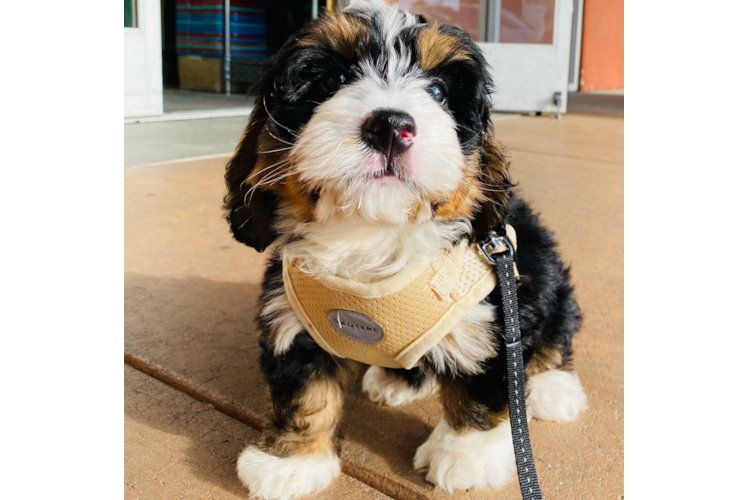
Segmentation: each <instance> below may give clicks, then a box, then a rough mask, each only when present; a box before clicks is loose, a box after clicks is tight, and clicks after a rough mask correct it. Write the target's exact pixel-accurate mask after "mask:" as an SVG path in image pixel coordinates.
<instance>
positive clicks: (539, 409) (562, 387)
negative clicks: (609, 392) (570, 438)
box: [527, 370, 587, 422]
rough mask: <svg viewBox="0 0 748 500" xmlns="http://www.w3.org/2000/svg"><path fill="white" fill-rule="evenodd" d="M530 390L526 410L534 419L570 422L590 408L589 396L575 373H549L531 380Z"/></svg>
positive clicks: (559, 371)
mask: <svg viewBox="0 0 748 500" xmlns="http://www.w3.org/2000/svg"><path fill="white" fill-rule="evenodd" d="M527 387H528V389H529V392H530V395H529V396H527V411H528V412H530V413H532V415H533V416H534V417H535V418H539V419H541V420H553V421H556V422H571V421H572V420H575V419H576V418H577V415H579V412H580V411H582V410H584V409H585V408H586V407H587V396H586V395H585V394H584V389H582V384H580V383H579V377H578V376H577V374H576V373H574V372H567V371H563V370H548V371H547V372H543V373H540V374H538V375H535V376H533V377H530V380H529V382H528V384H527Z"/></svg>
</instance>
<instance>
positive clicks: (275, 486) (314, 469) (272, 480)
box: [236, 445, 340, 500]
mask: <svg viewBox="0 0 748 500" xmlns="http://www.w3.org/2000/svg"><path fill="white" fill-rule="evenodd" d="M236 469H237V472H238V473H239V479H241V480H242V483H244V486H246V487H247V488H249V496H250V498H255V497H256V498H262V499H265V500H291V499H293V498H296V497H298V496H300V495H307V494H310V493H314V492H317V491H319V490H321V489H323V488H325V487H326V486H327V485H328V484H330V482H331V481H332V480H333V479H334V478H335V477H336V476H337V475H338V474H340V461H339V460H338V457H337V456H336V455H333V454H330V455H304V456H291V457H285V458H280V457H276V456H275V455H271V454H269V453H265V452H264V451H262V450H260V449H259V448H257V447H255V446H252V445H249V446H248V447H247V448H245V450H244V451H243V452H242V453H241V454H240V455H239V459H238V460H237V463H236Z"/></svg>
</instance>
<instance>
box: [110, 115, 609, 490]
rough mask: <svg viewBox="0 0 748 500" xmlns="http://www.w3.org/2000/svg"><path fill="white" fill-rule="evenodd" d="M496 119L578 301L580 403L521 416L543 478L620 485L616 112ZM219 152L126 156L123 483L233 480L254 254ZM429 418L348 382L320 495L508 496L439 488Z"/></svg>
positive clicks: (421, 409)
mask: <svg viewBox="0 0 748 500" xmlns="http://www.w3.org/2000/svg"><path fill="white" fill-rule="evenodd" d="M205 122H206V121H204V120H197V121H195V122H194V123H196V124H200V125H204V124H205ZM138 126H139V127H141V126H143V125H142V124H141V125H138ZM195 130H199V127H198V128H196V129H195ZM195 133H197V132H195ZM496 133H497V135H498V137H499V138H500V139H501V141H502V142H503V143H504V144H505V145H506V146H507V148H508V152H509V155H510V157H511V159H512V176H513V179H514V180H515V181H516V182H518V183H519V190H520V192H521V193H522V194H523V196H525V197H526V198H527V199H528V200H529V201H530V202H531V203H532V204H533V205H534V206H535V207H536V208H537V209H538V210H539V211H540V212H541V213H542V214H543V218H544V220H545V221H546V222H547V224H548V225H549V226H550V227H551V228H553V229H554V230H555V232H556V234H557V236H558V240H559V242H560V251H561V253H562V254H563V256H564V258H565V259H566V260H567V261H569V262H570V263H571V265H572V278H573V281H574V283H575V284H576V288H577V293H578V299H579V302H580V305H581V307H582V309H583V311H584V313H585V323H584V327H583V329H582V330H581V331H580V333H579V335H578V337H577V338H576V340H575V352H576V357H575V364H576V367H577V370H578V372H579V377H580V379H581V381H582V384H583V385H584V387H585V389H586V391H587V394H588V398H589V408H588V409H587V410H586V411H585V412H584V413H583V414H582V415H581V416H580V418H579V419H578V420H577V421H576V422H573V423H568V424H558V423H549V422H540V421H532V422H531V423H530V431H531V433H532V439H533V445H534V451H535V457H536V460H537V466H538V474H539V476H540V481H541V485H542V486H543V491H544V492H545V496H546V498H552V499H554V500H558V499H560V500H563V499H579V498H587V499H619V498H623V119H621V118H617V117H601V116H592V115H574V114H569V115H566V116H564V118H563V119H562V120H561V121H556V120H554V119H552V118H551V117H546V116H543V117H521V118H518V119H513V120H503V121H498V122H497V123H496ZM237 138H238V136H237V137H235V138H234V139H233V140H234V142H235V141H236V139H237ZM226 142H229V138H228V137H226ZM231 149H233V143H232V145H231ZM225 162H226V157H222V158H214V159H204V160H196V161H188V162H182V163H172V164H165V165H159V166H151V167H148V168H129V169H125V362H126V364H127V365H128V367H126V382H125V401H126V406H125V417H126V425H125V452H126V457H125V493H126V498H142V499H147V498H176V497H179V498H210V497H211V496H212V497H213V498H234V497H238V496H242V495H244V492H243V490H242V489H241V487H240V485H238V483H237V480H236V479H235V477H234V476H233V467H234V466H235V463H234V460H235V457H236V454H237V452H238V450H239V449H240V448H241V444H242V443H243V442H245V441H251V439H253V437H254V436H256V433H257V430H258V429H261V427H262V425H263V422H264V418H265V411H266V404H267V399H266V397H267V393H266V388H265V386H264V383H263V382H262V377H261V375H260V372H259V368H258V366H257V358H258V347H257V330H256V326H255V324H254V321H253V318H254V315H255V304H256V301H257V296H258V293H259V283H260V277H261V274H262V270H263V263H264V260H265V258H266V255H264V254H263V255H258V254H256V253H255V252H254V251H253V250H251V249H248V248H246V247H243V246H240V245H239V244H237V243H235V242H234V241H233V240H232V238H231V236H230V234H229V230H228V227H227V226H226V224H225V223H224V221H223V220H222V218H221V211H220V203H221V197H222V196H223V189H224V188H223V179H222V174H223V168H224V165H225ZM520 248H521V243H520ZM155 379H158V380H159V381H157V380H155ZM198 401H199V402H198ZM205 403H208V404H209V406H208V405H206V404H205ZM440 418H441V409H440V407H439V404H438V401H437V398H436V397H431V398H429V399H426V400H423V401H419V402H416V403H413V404H408V405H405V406H403V407H399V408H384V407H378V406H376V405H374V404H373V403H371V402H369V401H368V399H367V398H366V397H364V396H363V395H361V393H360V387H359V388H357V389H356V390H352V391H351V392H350V394H349V395H348V396H347V400H346V416H345V419H344V423H343V426H342V429H341V433H342V436H343V440H342V453H341V458H342V465H343V470H344V473H345V474H344V475H342V476H341V477H340V478H338V479H337V480H336V481H335V482H334V483H333V485H331V487H330V488H329V489H328V490H326V491H325V492H323V493H321V494H320V496H319V498H346V497H353V498H385V495H386V496H389V497H392V498H397V499H402V500H416V499H418V500H423V499H446V498H456V499H467V498H471V499H477V500H480V499H484V498H485V499H488V498H492V499H498V500H502V499H516V498H519V489H518V488H517V486H516V484H514V482H511V483H510V484H507V485H506V486H504V487H503V488H501V489H500V490H497V491H495V492H480V491H472V490H471V491H459V492H455V494H454V495H452V496H449V495H447V494H445V493H443V492H437V491H435V490H434V489H433V487H432V486H431V485H430V484H429V483H427V482H426V481H425V480H424V478H423V476H422V475H421V474H418V473H416V472H415V471H413V470H412V467H411V461H412V457H413V454H414V453H415V450H416V448H417V447H418V445H419V444H421V443H422V442H423V441H424V440H425V439H426V438H427V437H428V435H429V433H430V431H431V429H433V427H434V426H435V425H436V423H437V422H438V421H439V419H440Z"/></svg>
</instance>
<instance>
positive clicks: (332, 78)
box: [322, 72, 347, 92]
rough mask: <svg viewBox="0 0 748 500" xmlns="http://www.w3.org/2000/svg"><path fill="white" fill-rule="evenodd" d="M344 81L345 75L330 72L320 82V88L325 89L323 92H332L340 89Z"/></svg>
mask: <svg viewBox="0 0 748 500" xmlns="http://www.w3.org/2000/svg"><path fill="white" fill-rule="evenodd" d="M346 80H347V78H346V76H345V73H342V72H332V73H329V74H327V76H325V78H324V80H323V82H322V86H323V87H325V90H327V91H329V92H334V91H336V90H338V89H339V88H340V87H342V86H343V85H344V84H345V82H346Z"/></svg>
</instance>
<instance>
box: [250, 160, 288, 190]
mask: <svg viewBox="0 0 748 500" xmlns="http://www.w3.org/2000/svg"><path fill="white" fill-rule="evenodd" d="M289 161H290V160H284V161H280V162H278V163H275V164H273V165H270V166H268V167H265V168H262V169H260V170H258V171H257V172H252V173H251V174H249V176H247V178H246V179H244V180H243V181H242V183H241V186H243V185H244V184H246V183H247V182H248V181H249V180H250V179H252V177H254V176H256V175H260V174H261V173H263V172H265V171H267V170H269V169H271V168H272V169H273V170H278V169H279V168H281V167H282V166H283V165H285V164H287V163H288V162H289ZM273 167H276V168H273Z"/></svg>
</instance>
